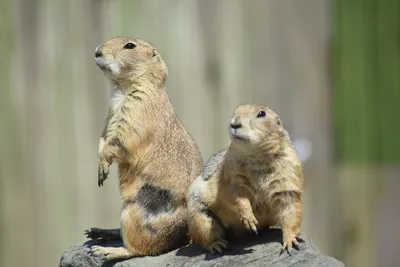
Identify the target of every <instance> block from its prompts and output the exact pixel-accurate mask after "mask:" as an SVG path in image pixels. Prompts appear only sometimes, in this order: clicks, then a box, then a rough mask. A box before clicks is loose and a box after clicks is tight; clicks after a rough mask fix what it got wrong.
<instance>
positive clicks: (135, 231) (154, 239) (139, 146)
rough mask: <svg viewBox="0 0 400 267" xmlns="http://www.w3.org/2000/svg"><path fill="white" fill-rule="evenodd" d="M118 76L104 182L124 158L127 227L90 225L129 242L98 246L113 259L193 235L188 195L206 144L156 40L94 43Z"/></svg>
mask: <svg viewBox="0 0 400 267" xmlns="http://www.w3.org/2000/svg"><path fill="white" fill-rule="evenodd" d="M95 61H96V64H97V66H98V67H99V68H100V69H101V70H102V71H103V73H104V74H105V76H106V77H107V78H108V80H109V81H110V83H111V86H112V96H111V101H110V108H109V114H108V118H107V121H106V125H105V127H104V130H103V134H102V136H101V138H100V142H99V169H98V171H99V172H98V185H99V186H101V185H103V183H104V181H105V180H106V179H107V177H108V173H109V166H110V165H111V164H113V163H115V164H118V169H119V184H120V191H121V197H122V201H123V204H122V211H121V219H120V224H121V231H119V230H112V229H100V228H90V229H88V230H86V232H85V233H86V235H87V236H88V237H89V238H92V239H97V238H103V239H110V238H121V237H122V240H123V242H124V247H102V246H92V248H91V252H92V253H93V254H94V255H105V256H106V258H107V259H127V258H131V257H135V256H146V255H158V254H160V253H163V252H166V251H169V250H172V249H174V248H177V247H180V246H183V245H185V244H187V242H188V235H187V231H188V224H187V208H186V203H187V201H186V196H187V190H188V188H189V185H190V184H191V183H192V181H193V180H194V179H196V177H197V176H199V175H200V173H201V170H202V168H203V160H202V158H201V155H200V152H199V150H198V149H197V146H196V144H195V142H194V140H193V139H192V137H191V136H190V135H189V134H188V132H187V131H186V130H185V128H184V126H183V125H182V124H181V122H180V121H179V120H178V118H177V116H176V114H175V112H174V109H173V108H172V105H171V102H170V101H169V98H168V95H167V92H166V90H165V81H166V79H167V73H168V71H167V66H166V64H165V62H164V60H163V58H162V57H161V55H160V53H159V52H158V51H157V50H156V49H155V48H154V47H153V46H151V45H150V44H149V43H147V42H145V41H143V40H139V39H135V38H128V37H116V38H113V39H111V40H109V41H107V42H106V43H105V44H103V45H100V46H98V47H97V48H96V50H95Z"/></svg>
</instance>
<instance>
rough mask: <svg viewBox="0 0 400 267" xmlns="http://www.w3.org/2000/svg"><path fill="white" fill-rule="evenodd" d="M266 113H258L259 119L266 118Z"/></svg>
mask: <svg viewBox="0 0 400 267" xmlns="http://www.w3.org/2000/svg"><path fill="white" fill-rule="evenodd" d="M265 115H266V114H265V111H262V110H261V111H260V112H258V114H257V118H261V117H265Z"/></svg>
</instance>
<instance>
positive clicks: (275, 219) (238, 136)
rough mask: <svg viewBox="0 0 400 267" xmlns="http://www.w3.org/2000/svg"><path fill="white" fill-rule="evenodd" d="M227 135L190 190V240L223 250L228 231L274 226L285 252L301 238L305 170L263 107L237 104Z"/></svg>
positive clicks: (277, 122)
mask: <svg viewBox="0 0 400 267" xmlns="http://www.w3.org/2000/svg"><path fill="white" fill-rule="evenodd" d="M260 111H263V112H265V116H259V115H258V114H259V112H260ZM261 115H262V114H261ZM234 128H236V130H235V129H234ZM230 134H231V144H230V146H229V148H228V149H226V150H224V151H221V152H220V153H218V154H216V155H214V156H213V157H212V158H211V159H210V161H209V162H208V163H207V164H206V166H205V169H204V171H203V173H202V175H200V176H199V177H198V178H197V179H196V180H195V181H194V182H193V184H192V185H191V186H190V188H189V193H188V210H189V218H190V219H189V232H190V236H191V238H192V239H193V242H195V243H196V242H197V243H200V244H201V245H202V246H204V247H205V248H207V249H208V250H210V251H216V252H221V251H222V250H223V249H224V248H226V247H227V245H228V243H227V241H226V233H227V230H228V229H231V230H233V232H234V233H235V234H236V235H237V236H242V234H243V233H245V232H247V231H250V232H254V233H257V229H259V228H265V227H269V226H271V225H278V226H280V227H281V228H282V232H283V247H284V248H285V249H287V250H288V251H289V248H291V247H292V245H297V241H296V238H297V239H299V240H300V238H298V237H297V235H298V234H299V233H300V227H301V221H302V212H303V208H302V193H303V173H302V165H301V162H300V160H299V158H298V156H297V154H296V151H295V150H294V147H293V146H292V144H291V141H290V138H289V135H288V133H287V131H286V130H285V129H284V127H283V125H282V123H281V121H280V119H279V117H278V116H277V115H276V114H275V112H273V111H272V110H270V109H268V108H267V107H265V106H262V105H241V106H239V107H238V108H237V109H236V111H235V115H234V116H233V118H232V121H231V128H230Z"/></svg>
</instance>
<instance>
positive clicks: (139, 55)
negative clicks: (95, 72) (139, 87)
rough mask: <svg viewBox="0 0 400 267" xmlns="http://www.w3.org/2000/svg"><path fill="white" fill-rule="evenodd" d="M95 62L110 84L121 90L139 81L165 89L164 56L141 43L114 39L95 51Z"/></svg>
mask: <svg viewBox="0 0 400 267" xmlns="http://www.w3.org/2000/svg"><path fill="white" fill-rule="evenodd" d="M95 61H96V64H97V66H99V68H100V69H101V70H102V71H103V73H104V74H105V75H106V77H107V78H108V79H109V80H110V81H111V83H113V84H116V85H119V86H123V85H125V84H127V83H128V84H129V83H135V82H138V81H139V80H140V79H145V80H146V79H147V82H151V83H156V84H157V85H163V84H164V82H165V80H166V78H167V73H168V71H167V67H166V65H165V63H164V60H163V59H162V57H161V55H160V54H159V53H158V52H157V50H156V49H155V48H154V47H152V46H151V45H150V44H148V43H147V42H145V41H143V40H139V39H134V38H128V37H115V38H113V39H111V40H109V41H107V42H106V43H104V44H102V45H99V46H98V47H97V48H96V50H95Z"/></svg>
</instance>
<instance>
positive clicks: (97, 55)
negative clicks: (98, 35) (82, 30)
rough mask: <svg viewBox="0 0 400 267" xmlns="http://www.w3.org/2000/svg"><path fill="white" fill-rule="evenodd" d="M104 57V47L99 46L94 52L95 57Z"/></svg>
mask: <svg viewBox="0 0 400 267" xmlns="http://www.w3.org/2000/svg"><path fill="white" fill-rule="evenodd" d="M102 55H103V46H102V45H99V46H98V47H96V50H94V56H95V57H101V56H102Z"/></svg>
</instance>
